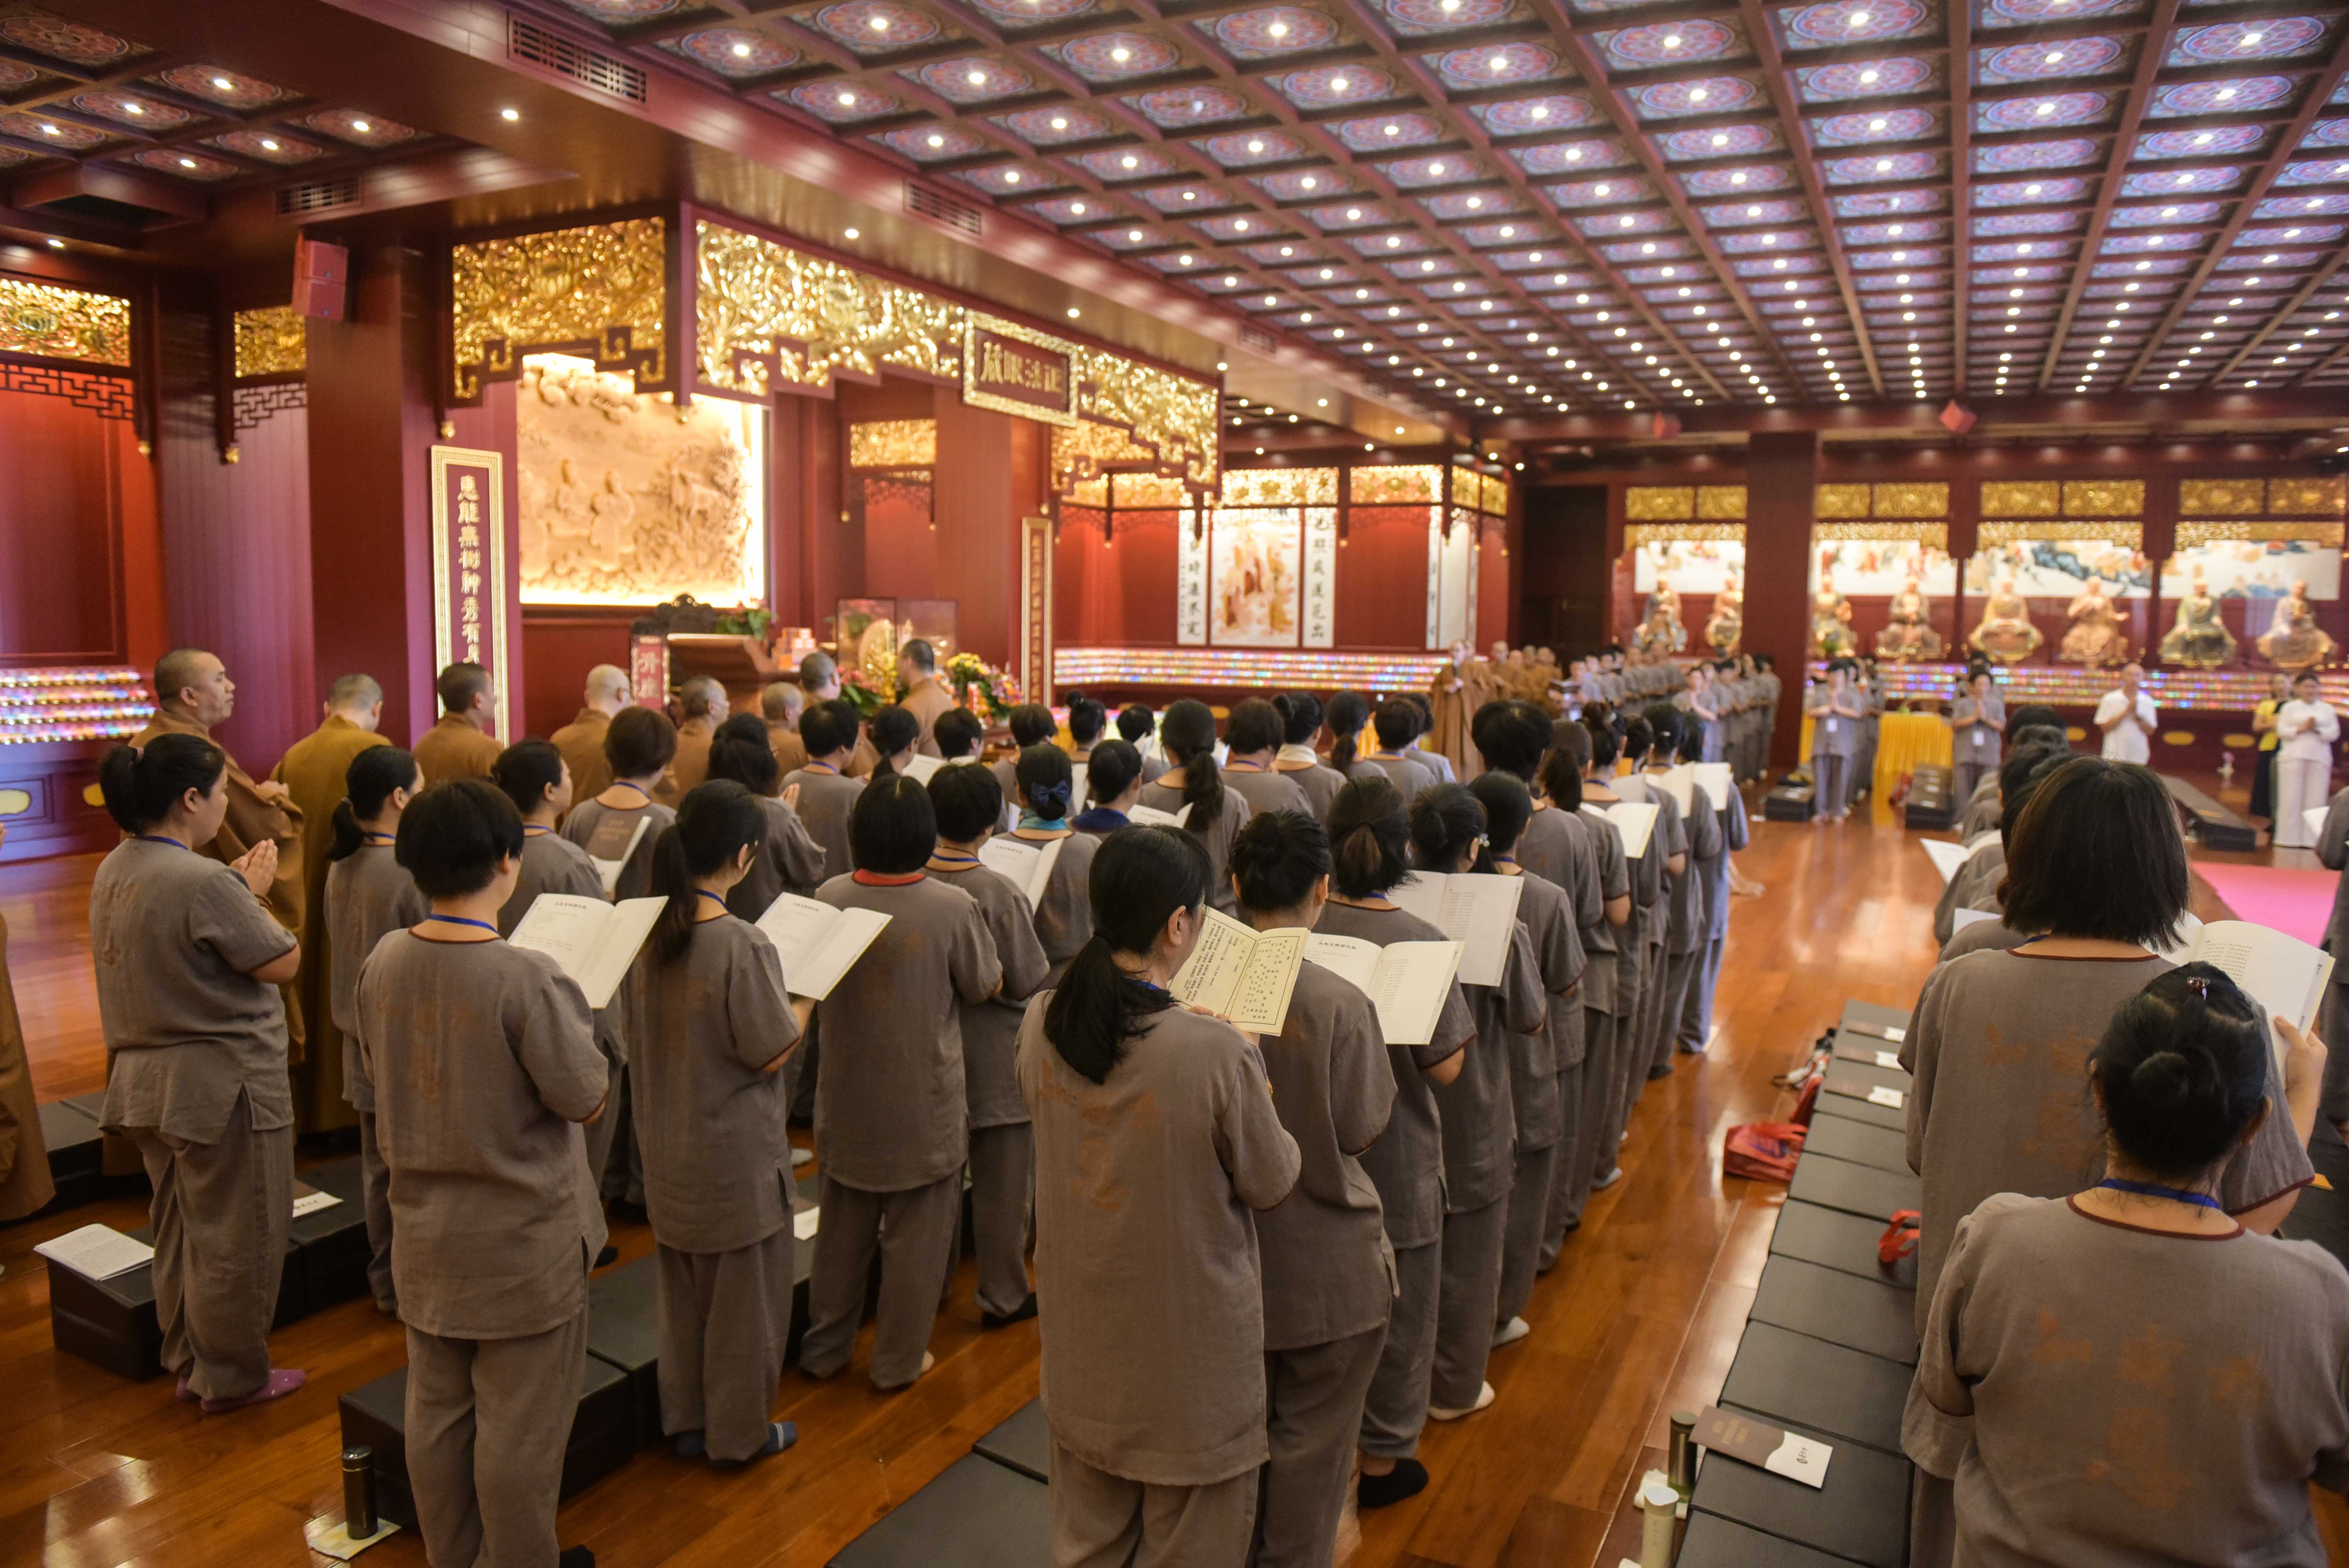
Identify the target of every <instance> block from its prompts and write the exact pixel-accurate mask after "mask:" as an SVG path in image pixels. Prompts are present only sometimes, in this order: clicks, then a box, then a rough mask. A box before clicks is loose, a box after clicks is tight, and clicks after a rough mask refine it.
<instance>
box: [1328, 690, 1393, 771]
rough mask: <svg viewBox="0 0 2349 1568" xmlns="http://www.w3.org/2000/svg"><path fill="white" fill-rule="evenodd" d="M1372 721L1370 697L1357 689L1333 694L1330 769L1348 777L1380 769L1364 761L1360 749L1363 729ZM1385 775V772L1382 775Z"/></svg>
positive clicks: (1331, 697)
mask: <svg viewBox="0 0 2349 1568" xmlns="http://www.w3.org/2000/svg"><path fill="white" fill-rule="evenodd" d="M1370 722H1371V705H1370V701H1369V699H1367V698H1366V697H1364V696H1362V694H1361V693H1360V692H1356V691H1339V692H1331V693H1330V755H1329V758H1327V760H1328V762H1329V764H1330V768H1331V769H1334V770H1335V771H1336V772H1338V773H1339V774H1340V775H1341V776H1342V777H1344V778H1347V779H1361V778H1363V777H1364V776H1366V775H1368V774H1371V773H1378V772H1379V770H1378V769H1375V768H1372V767H1371V766H1370V765H1369V764H1368V763H1366V762H1364V761H1363V760H1362V759H1361V757H1359V756H1358V755H1356V754H1357V752H1359V751H1360V749H1361V740H1362V731H1363V730H1364V729H1365V728H1367V727H1369V725H1370ZM1380 776H1381V778H1383V777H1384V775H1383V774H1381V775H1380Z"/></svg>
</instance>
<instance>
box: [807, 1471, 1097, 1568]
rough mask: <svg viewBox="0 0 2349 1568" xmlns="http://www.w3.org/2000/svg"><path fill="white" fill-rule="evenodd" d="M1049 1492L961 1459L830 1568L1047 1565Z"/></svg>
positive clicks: (837, 1556) (888, 1515)
mask: <svg viewBox="0 0 2349 1568" xmlns="http://www.w3.org/2000/svg"><path fill="white" fill-rule="evenodd" d="M1051 1500H1052V1493H1051V1491H1050V1488H1048V1487H1045V1486H1042V1485H1040V1484H1039V1483H1037V1482H1035V1481H1032V1480H1029V1479H1028V1478H1027V1477H1026V1476H1024V1475H1022V1474H1020V1473H1019V1471H1017V1470H1012V1469H1009V1467H1007V1466H1004V1465H999V1464H997V1463H995V1462H994V1461H993V1460H985V1459H981V1458H980V1457H979V1456H978V1455H977V1454H965V1455H964V1456H963V1457H962V1458H960V1459H958V1460H955V1462H954V1463H952V1464H950V1465H948V1466H947V1468H946V1469H945V1470H943V1471H941V1472H940V1473H939V1475H938V1478H937V1479H936V1480H934V1481H932V1482H930V1484H929V1485H927V1486H926V1487H924V1488H922V1490H921V1491H917V1492H916V1493H915V1494H914V1495H913V1496H911V1497H909V1498H907V1499H906V1500H905V1501H903V1502H901V1503H899V1504H898V1505H897V1506H896V1507H895V1508H894V1509H892V1510H890V1511H889V1512H887V1513H885V1514H884V1515H882V1516H881V1518H880V1519H879V1520H878V1521H877V1522H874V1525H873V1527H872V1528H871V1529H869V1530H867V1531H866V1532H864V1534H862V1535H860V1536H858V1537H857V1538H856V1539H855V1540H854V1541H852V1542H849V1543H848V1544H847V1545H846V1546H844V1547H843V1548H841V1550H840V1551H839V1553H837V1554H835V1555H834V1556H833V1560H832V1564H831V1568H1038V1564H1040V1563H1050V1561H1051V1560H1052V1501H1051Z"/></svg>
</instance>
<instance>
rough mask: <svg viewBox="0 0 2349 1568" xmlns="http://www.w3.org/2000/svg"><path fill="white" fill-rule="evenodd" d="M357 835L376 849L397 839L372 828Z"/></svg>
mask: <svg viewBox="0 0 2349 1568" xmlns="http://www.w3.org/2000/svg"><path fill="white" fill-rule="evenodd" d="M529 831H530V830H529V829H527V828H524V829H523V832H524V833H528V832H529ZM359 837H360V838H362V839H365V840H366V841H367V842H368V843H370V844H373V845H375V846H376V847H377V848H378V849H381V848H382V847H383V846H384V845H386V844H396V843H398V839H396V838H394V837H393V836H392V835H391V834H389V833H378V832H377V831H376V830H374V829H373V828H368V829H366V830H363V831H361V832H360V834H359Z"/></svg>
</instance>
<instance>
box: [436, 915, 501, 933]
mask: <svg viewBox="0 0 2349 1568" xmlns="http://www.w3.org/2000/svg"><path fill="white" fill-rule="evenodd" d="M424 918H425V919H427V920H437V921H440V923H442V924H444V925H478V926H480V927H481V929H482V930H483V931H495V930H497V927H496V926H495V925H494V924H492V923H491V922H489V921H486V920H474V919H471V918H470V917H469V916H466V915H461V914H428V915H426V916H425V917H424Z"/></svg>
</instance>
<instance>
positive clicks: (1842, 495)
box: [1811, 485, 1868, 518]
mask: <svg viewBox="0 0 2349 1568" xmlns="http://www.w3.org/2000/svg"><path fill="white" fill-rule="evenodd" d="M1811 515H1812V516H1813V517H1815V518H1839V517H1866V516H1867V515H1868V487H1867V486H1866V485H1821V486H1819V487H1818V489H1817V490H1816V492H1815V493H1814V494H1813V496H1812V498H1811Z"/></svg>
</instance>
